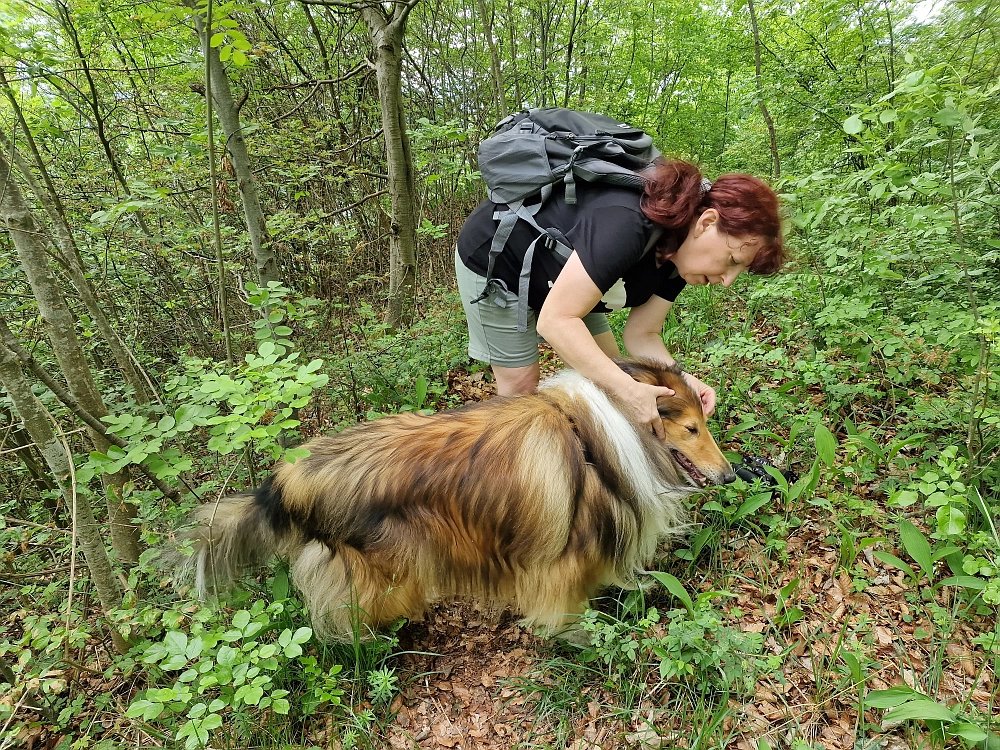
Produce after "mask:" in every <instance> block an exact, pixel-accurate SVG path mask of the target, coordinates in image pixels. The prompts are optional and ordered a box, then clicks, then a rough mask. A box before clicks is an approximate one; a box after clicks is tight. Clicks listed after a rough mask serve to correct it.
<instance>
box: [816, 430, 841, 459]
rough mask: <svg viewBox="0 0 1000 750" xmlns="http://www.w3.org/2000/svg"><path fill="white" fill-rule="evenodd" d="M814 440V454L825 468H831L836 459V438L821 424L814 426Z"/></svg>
mask: <svg viewBox="0 0 1000 750" xmlns="http://www.w3.org/2000/svg"><path fill="white" fill-rule="evenodd" d="M814 438H815V440H816V454H817V455H818V456H819V458H820V460H821V461H822V462H823V463H825V464H826V465H827V466H833V464H834V462H835V461H836V459H837V438H835V437H834V436H833V433H832V432H830V430H828V429H827V427H826V425H824V424H822V423H819V424H817V425H816V431H815V433H814Z"/></svg>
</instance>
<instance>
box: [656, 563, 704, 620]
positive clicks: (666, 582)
mask: <svg viewBox="0 0 1000 750" xmlns="http://www.w3.org/2000/svg"><path fill="white" fill-rule="evenodd" d="M650 575H651V576H653V578H655V579H656V580H657V581H659V582H660V583H661V584H663V587H664V588H665V589H666V590H667V591H669V592H670V593H671V594H673V595H674V596H676V597H677V598H678V599H680V600H681V602H682V603H683V604H684V608H685V609H687V611H688V614H694V603H693V602H692V601H691V596H690V595H689V594H688V592H687V589H685V588H684V584H683V583H681V582H680V581H678V580H677V578H676V577H675V576H672V575H670V574H669V573H661V572H660V571H658V570H654V571H650Z"/></svg>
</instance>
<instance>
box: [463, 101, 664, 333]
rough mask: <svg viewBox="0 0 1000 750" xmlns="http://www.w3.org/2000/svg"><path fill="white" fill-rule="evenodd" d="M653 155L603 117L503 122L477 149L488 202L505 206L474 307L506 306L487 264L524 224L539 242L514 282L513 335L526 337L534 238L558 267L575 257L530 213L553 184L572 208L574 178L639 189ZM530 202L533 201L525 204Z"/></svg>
mask: <svg viewBox="0 0 1000 750" xmlns="http://www.w3.org/2000/svg"><path fill="white" fill-rule="evenodd" d="M659 155H660V152H659V151H658V150H657V149H656V147H655V146H654V145H653V139H652V138H650V137H649V135H647V134H646V133H644V132H643V131H642V130H640V129H639V128H634V127H632V126H630V125H628V124H627V123H624V122H619V121H618V120H615V119H614V118H612V117H608V116H606V115H598V114H592V113H590V112H578V111H576V110H572V109H564V108H562V107H543V108H540V109H531V110H526V111H524V112H518V113H517V114H513V115H510V116H509V117H507V118H505V119H503V120H501V121H500V122H499V123H498V124H497V126H496V128H495V133H494V135H492V136H490V137H489V138H487V139H486V140H485V141H483V142H482V143H480V144H479V171H480V172H482V175H483V180H484V181H485V182H486V187H487V193H488V196H489V199H490V200H491V201H493V202H494V203H503V204H506V206H507V208H506V209H505V210H503V209H502V210H498V211H496V213H494V214H493V219H494V221H499V222H500V224H499V226H498V227H497V231H496V234H494V235H493V242H492V244H491V245H490V257H489V264H488V266H487V269H486V288H485V289H484V290H483V293H482V294H481V295H479V296H478V297H476V298H475V299H474V300H472V302H473V303H477V302H482V301H484V300H490V301H491V302H493V303H494V304H496V305H497V306H499V307H506V304H507V303H506V300H505V298H504V296H503V294H501V290H502V291H503V292H506V291H508V290H507V286H506V284H504V282H503V280H502V279H497V278H494V277H493V266H494V263H495V262H496V259H497V256H498V255H500V253H501V252H503V249H504V247H505V246H506V245H507V240H508V239H509V238H510V235H511V232H512V231H513V230H514V225H515V224H516V223H517V221H518V219H520V220H522V221H525V222H527V223H528V224H530V225H531V226H532V227H534V228H535V229H536V230H537V231H538V237H536V238H535V239H534V240H533V241H532V243H531V244H530V245H529V246H528V249H527V252H526V253H525V255H524V262H523V263H522V265H521V273H520V277H519V280H518V290H517V298H518V301H517V304H518V322H517V329H518V330H519V331H522V332H523V331H526V330H527V325H528V282H529V278H530V274H531V262H532V259H533V258H534V254H535V249H536V246H537V245H538V242H539V240H541V241H542V243H543V245H544V247H546V248H547V249H548V250H550V251H553V252H555V253H556V256H557V258H558V259H561V263H565V262H566V260H567V259H568V258H569V256H570V255H571V254H572V253H573V248H572V247H571V246H570V244H569V241H568V240H567V239H566V236H565V235H564V234H563V233H562V232H560V231H559V230H558V229H556V228H554V227H549V228H543V227H541V226H539V225H538V223H537V222H536V221H535V214H536V213H538V211H539V209H541V207H542V206H543V205H545V203H546V201H548V199H549V198H550V197H551V196H552V193H553V188H554V186H555V185H556V184H557V183H559V182H562V183H564V184H565V186H566V190H565V200H566V202H567V203H570V204H572V203H576V180H578V179H581V180H584V181H586V182H600V183H606V184H609V185H620V186H624V187H629V188H633V189H635V190H637V191H641V190H642V189H643V186H644V184H645V182H644V180H643V178H642V177H641V176H640V175H639V174H638V173H639V172H641V171H642V170H644V169H646V168H647V167H648V166H649V165H650V163H651V162H652V161H653V159H654V158H656V157H657V156H659ZM535 196H538V201H537V202H532V203H531V204H530V205H525V203H526V202H527V201H528V199H531V198H534V197H535ZM661 233H662V232H661V230H656V231H654V232H653V236H652V237H651V238H650V240H649V242H648V243H647V244H646V247H645V249H644V250H643V255H645V254H646V253H647V252H648V251H649V250H650V248H652V247H653V245H655V244H656V241H657V240H658V239H659V236H660V234H661Z"/></svg>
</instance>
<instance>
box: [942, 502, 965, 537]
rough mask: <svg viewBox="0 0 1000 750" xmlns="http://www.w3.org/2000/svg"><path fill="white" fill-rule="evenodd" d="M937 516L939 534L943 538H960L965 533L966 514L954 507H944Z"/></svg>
mask: <svg viewBox="0 0 1000 750" xmlns="http://www.w3.org/2000/svg"><path fill="white" fill-rule="evenodd" d="M935 515H936V517H937V528H938V532H939V533H940V534H942V535H943V536H946V537H953V536H958V535H959V534H961V533H962V532H963V531H965V514H964V513H963V512H962V511H961V510H959V509H958V508H956V507H955V506H954V505H942V506H941V507H940V508H938V509H937V513H936V514H935ZM939 538H940V537H939Z"/></svg>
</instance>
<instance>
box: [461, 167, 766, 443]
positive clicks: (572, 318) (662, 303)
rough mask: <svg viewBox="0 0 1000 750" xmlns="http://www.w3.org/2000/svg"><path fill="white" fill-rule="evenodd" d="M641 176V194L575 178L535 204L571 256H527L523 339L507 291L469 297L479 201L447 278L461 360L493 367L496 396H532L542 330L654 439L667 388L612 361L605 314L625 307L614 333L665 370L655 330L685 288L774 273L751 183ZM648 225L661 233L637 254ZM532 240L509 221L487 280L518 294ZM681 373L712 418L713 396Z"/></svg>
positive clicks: (482, 214) (660, 170)
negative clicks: (457, 296) (461, 327)
mask: <svg viewBox="0 0 1000 750" xmlns="http://www.w3.org/2000/svg"><path fill="white" fill-rule="evenodd" d="M644 176H645V177H646V178H647V182H646V187H645V190H644V192H643V193H641V194H640V193H638V192H636V191H634V190H629V189H627V188H620V187H613V186H609V185H593V184H588V183H583V182H582V181H578V185H577V202H576V203H575V204H573V205H570V204H567V203H566V202H565V201H564V200H562V199H561V194H560V193H558V192H557V193H556V194H555V195H554V196H553V197H552V198H551V199H550V200H549V201H547V202H546V204H545V205H544V206H542V207H541V209H540V210H539V211H538V213H537V214H536V215H535V219H536V221H537V223H538V224H539V225H540V226H542V227H546V228H547V227H555V228H556V229H558V230H560V231H561V232H562V233H563V234H564V235H565V237H566V239H567V240H568V244H569V246H571V247H572V248H573V252H572V254H571V255H570V257H569V260H567V261H566V262H565V265H564V266H563V265H561V264H560V262H559V261H558V259H557V258H556V257H555V255H554V254H552V253H546V252H544V251H538V252H536V253H535V255H534V260H533V263H532V266H531V276H530V286H529V293H528V304H529V307H530V309H531V310H532V311H533V312H532V313H531V314H529V318H528V330H527V331H526V332H518V330H517V294H516V293H515V292H506V291H505V290H503V289H500V290H499V291H498V292H497V294H499V296H500V299H496V298H495V297H496V294H495V295H494V296H491V297H489V298H487V299H484V300H482V301H480V302H474V301H473V300H475V299H476V298H477V297H481V296H482V294H483V291H484V289H485V288H486V282H487V279H486V273H487V264H488V259H489V248H490V244H491V242H492V239H493V235H494V233H495V231H496V227H497V223H496V221H494V218H493V217H494V213H495V211H496V204H494V203H492V202H490V201H484V202H483V203H481V204H479V206H478V207H477V208H476V209H475V211H473V212H472V214H471V215H470V216H469V218H468V219H467V220H466V222H465V225H464V226H463V227H462V231H461V233H460V234H459V238H458V249H457V252H456V254H455V271H456V275H457V276H458V286H459V292H460V293H461V295H462V302H463V305H464V306H465V314H466V317H467V318H468V323H469V355H470V356H471V357H473V358H474V359H478V360H481V361H483V362H487V363H489V364H490V365H492V368H493V374H494V376H495V378H496V382H497V391H498V392H499V393H500V394H501V395H516V394H521V393H530V392H531V391H533V390H534V389H535V387H536V386H537V385H538V378H539V369H538V345H537V336H539V335H540V336H542V337H543V338H544V339H545V340H546V341H548V343H549V344H550V345H551V346H552V348H553V349H554V350H555V351H556V353H558V354H559V356H560V357H562V359H563V362H565V363H566V364H567V365H569V366H570V367H572V368H574V369H576V370H578V371H579V372H581V373H582V374H583V375H585V376H586V377H588V378H589V379H590V380H592V381H594V382H595V383H597V384H599V385H601V386H602V387H604V388H605V389H607V390H609V391H611V392H612V393H614V394H616V395H617V396H618V397H619V398H621V399H622V400H623V401H625V402H626V403H628V404H629V405H631V407H632V408H633V409H634V410H635V412H636V414H637V416H638V418H639V420H640V422H641V423H643V424H648V425H649V426H650V427H651V428H652V429H653V431H654V432H655V433H656V434H657V435H658V436H659V437H663V426H662V424H661V422H660V417H659V414H658V412H657V409H656V399H657V397H659V396H664V395H668V396H672V395H673V391H671V390H669V389H666V388H658V387H655V386H650V385H645V384H643V383H637V382H636V381H635V380H633V379H632V378H631V377H629V376H628V375H626V374H625V373H624V372H622V370H620V369H619V368H618V367H617V366H616V365H615V364H614V362H612V358H615V357H618V356H620V352H619V351H618V345H617V343H616V341H615V337H614V334H613V333H612V332H611V330H610V328H609V327H608V322H607V318H606V315H605V314H606V313H607V312H608V311H610V310H614V309H619V308H621V307H628V308H629V315H628V319H627V321H626V323H625V328H624V331H623V333H622V340H623V342H624V344H625V349H626V350H627V351H628V353H629V354H630V355H632V356H634V357H651V358H653V359H657V360H661V361H665V362H669V363H673V361H674V359H673V357H672V356H671V355H670V352H669V351H667V348H666V347H665V346H664V344H663V338H662V336H661V332H662V329H663V322H664V321H665V320H666V317H667V314H668V313H669V312H670V308H671V306H672V305H673V303H674V300H675V299H676V298H677V295H678V294H679V293H680V291H681V290H682V289H683V288H684V286H685V285H686V284H694V285H699V286H700V285H705V284H721V285H722V286H725V287H728V286H729V285H731V284H732V283H733V281H734V280H735V279H736V277H737V276H739V274H740V273H742V272H743V271H750V272H752V273H758V274H772V273H775V272H777V271H778V269H780V268H781V265H782V263H783V262H784V258H785V256H784V249H783V246H782V237H781V220H780V216H779V210H778V198H777V196H776V195H775V193H774V191H773V190H772V189H771V188H770V187H769V186H768V185H767V184H766V183H764V182H763V181H761V180H760V179H758V178H756V177H752V176H750V175H740V174H728V175H723V176H722V177H720V178H719V179H718V180H716V181H715V183H714V184H713V183H710V182H709V181H708V180H706V179H704V178H703V177H702V176H701V172H700V171H699V170H698V168H697V167H695V166H694V165H693V164H689V163H687V162H683V161H663V160H658V161H657V163H655V164H654V165H653V166H652V167H651V168H650V170H649V171H648V172H647V173H645V174H644ZM557 190H558V188H557ZM656 230H659V231H660V232H662V234H660V236H659V238H658V239H654V240H653V241H654V242H655V247H654V248H653V250H651V251H646V248H647V246H648V244H649V243H650V241H651V238H653V237H654V232H655V231H656ZM537 236H538V232H537V230H535V229H533V228H532V227H530V226H529V225H527V224H526V223H525V222H521V221H519V222H518V223H517V225H516V226H515V228H514V231H513V232H512V233H511V236H510V239H509V240H508V241H507V245H506V247H505V249H504V251H503V252H502V253H501V254H500V255H499V256H498V257H497V259H496V263H495V266H494V270H493V276H494V277H496V278H499V279H500V280H502V281H503V282H504V284H505V286H506V288H507V289H514V290H516V289H517V288H518V284H517V281H518V276H519V274H520V270H521V263H522V261H523V259H524V255H525V252H526V249H527V247H528V245H529V244H530V243H531V242H532V240H534V239H535V238H536V237H537ZM536 312H537V314H535V313H536ZM685 377H686V378H687V380H688V382H689V383H690V384H691V386H692V387H693V388H694V389H695V391H696V392H697V393H698V394H699V396H700V397H701V402H702V405H703V407H704V409H705V413H706V414H711V413H712V412H713V411H714V409H715V402H716V395H715V391H714V389H712V388H711V387H710V386H708V385H706V384H705V383H703V382H701V381H700V380H698V379H697V378H695V377H694V376H693V375H690V374H688V373H685Z"/></svg>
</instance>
